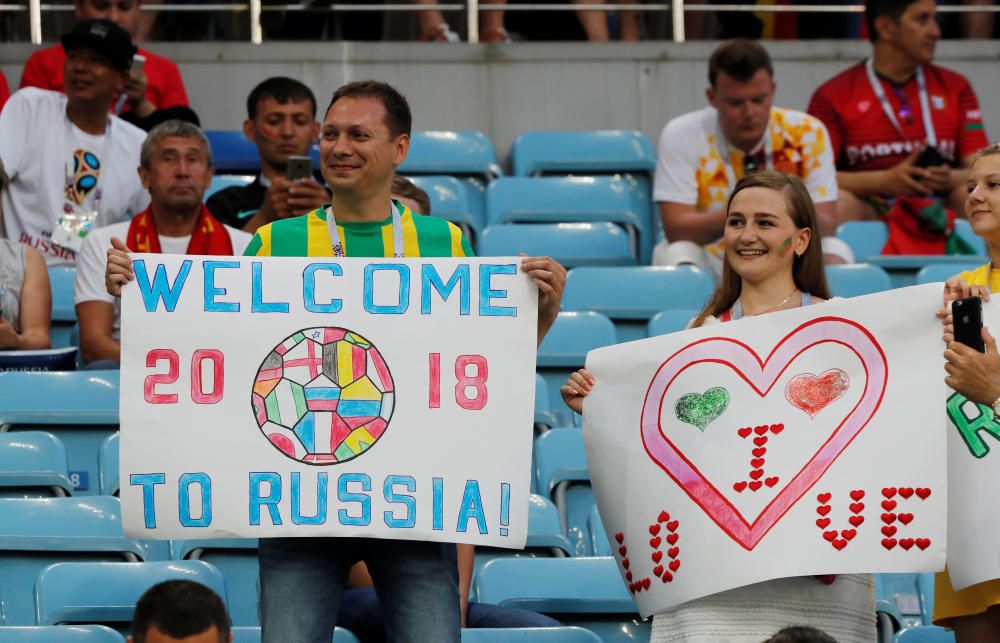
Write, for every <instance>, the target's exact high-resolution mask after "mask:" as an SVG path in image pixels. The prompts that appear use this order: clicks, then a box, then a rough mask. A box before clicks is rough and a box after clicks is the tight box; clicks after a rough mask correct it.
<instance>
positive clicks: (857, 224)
mask: <svg viewBox="0 0 1000 643" xmlns="http://www.w3.org/2000/svg"><path fill="white" fill-rule="evenodd" d="M837 238H838V239H841V240H843V241H844V242H846V243H847V245H849V246H850V247H851V252H853V253H854V258H855V260H856V261H867V260H868V258H869V257H877V256H881V254H882V248H883V247H884V246H885V242H886V241H888V239H889V228H887V227H886V225H885V223H883V222H882V221H847V222H845V223H841V224H840V225H839V226H838V227H837Z"/></svg>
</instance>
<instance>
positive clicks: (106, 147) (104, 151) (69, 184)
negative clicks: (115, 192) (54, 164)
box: [63, 115, 111, 218]
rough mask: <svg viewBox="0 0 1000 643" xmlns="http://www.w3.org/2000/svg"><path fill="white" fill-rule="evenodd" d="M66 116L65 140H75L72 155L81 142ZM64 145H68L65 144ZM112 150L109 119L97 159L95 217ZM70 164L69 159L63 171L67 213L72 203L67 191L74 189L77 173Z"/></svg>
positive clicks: (64, 206) (97, 212) (98, 208)
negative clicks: (74, 177)
mask: <svg viewBox="0 0 1000 643" xmlns="http://www.w3.org/2000/svg"><path fill="white" fill-rule="evenodd" d="M64 116H65V120H64V124H65V126H66V135H65V142H66V143H69V142H70V141H72V142H73V145H72V147H73V148H74V149H73V150H72V151H70V153H69V156H70V157H72V156H73V154H74V152H75V151H76V148H77V147H78V146H79V145H80V142H79V141H77V140H76V135H75V134H73V123H71V122H70V120H69V116H68V115H64ZM64 147H66V146H65V144H64ZM110 150H111V120H110V119H109V120H108V124H107V127H106V128H105V130H104V143H103V144H102V145H101V156H100V157H99V158H98V159H97V160H98V161H99V162H100V166H99V167H98V170H97V183H95V184H94V210H93V211H94V214H95V218H96V215H99V214H100V213H101V207H100V206H101V196H102V195H103V192H104V191H103V190H102V189H101V183H102V182H103V181H104V174H105V172H106V171H107V168H108V165H109V163H110V159H109V158H108V157H109V152H110ZM70 166H71V164H70V162H69V161H68V160H67V161H64V163H63V171H64V176H65V177H66V183H65V185H64V187H63V200H64V201H65V203H64V205H63V211H64V212H67V213H69V210H67V208H69V207H70V203H69V200H68V197H67V196H66V192H67V191H70V190H72V188H73V175H74V173H75V172H74V171H73V169H72V168H71V167H70ZM74 205H75V204H74ZM78 205H80V206H81V207H82V206H83V204H82V203H80V204H78Z"/></svg>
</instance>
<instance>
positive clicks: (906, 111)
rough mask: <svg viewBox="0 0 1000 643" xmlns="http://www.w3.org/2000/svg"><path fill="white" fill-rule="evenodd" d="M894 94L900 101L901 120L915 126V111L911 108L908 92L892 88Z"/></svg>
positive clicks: (900, 88) (899, 112)
mask: <svg viewBox="0 0 1000 643" xmlns="http://www.w3.org/2000/svg"><path fill="white" fill-rule="evenodd" d="M892 92H893V93H894V94H895V95H896V99H897V100H898V101H899V110H898V112H897V113H898V114H899V118H901V119H902V120H904V121H906V123H907V124H908V125H912V124H913V109H911V108H910V99H909V98H907V96H906V92H905V91H903V88H902V87H897V86H896V85H893V86H892Z"/></svg>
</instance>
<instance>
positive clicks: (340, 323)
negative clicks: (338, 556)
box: [121, 254, 537, 548]
mask: <svg viewBox="0 0 1000 643" xmlns="http://www.w3.org/2000/svg"><path fill="white" fill-rule="evenodd" d="M134 259H135V264H134V265H135V276H136V278H135V280H134V281H133V282H131V283H129V284H128V285H127V286H126V287H125V288H124V289H123V294H122V365H121V366H122V377H121V481H122V488H121V498H122V512H123V521H124V524H125V531H126V533H127V534H128V535H129V536H132V537H137V538H171V539H176V538H183V539H196V538H231V537H273V536H364V537H374V538H398V539H407V540H432V541H441V542H465V543H474V544H481V545H490V546H494V547H510V548H522V547H523V546H524V543H525V538H526V534H527V512H528V494H529V477H530V458H531V438H532V413H533V402H534V383H535V379H534V367H535V345H536V319H537V290H536V288H535V287H534V285H533V284H532V283H531V281H530V279H528V277H527V276H526V275H525V274H524V273H523V272H521V271H520V268H519V263H520V260H519V259H516V258H489V259H475V258H462V259H453V258H444V259H402V260H389V259H328V258H273V257H267V258H251V257H243V258H241V257H232V258H230V257H225V258H220V257H197V256H187V257H185V256H169V255H150V254H136V255H134Z"/></svg>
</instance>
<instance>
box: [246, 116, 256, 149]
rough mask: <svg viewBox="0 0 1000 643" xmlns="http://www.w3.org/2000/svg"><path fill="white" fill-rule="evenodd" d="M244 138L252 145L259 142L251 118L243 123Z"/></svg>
mask: <svg viewBox="0 0 1000 643" xmlns="http://www.w3.org/2000/svg"><path fill="white" fill-rule="evenodd" d="M243 136H245V137H246V139H247V140H248V141H250V142H251V143H256V142H257V128H256V127H254V126H253V121H252V120H250V119H249V118H248V119H246V120H245V121H243Z"/></svg>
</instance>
